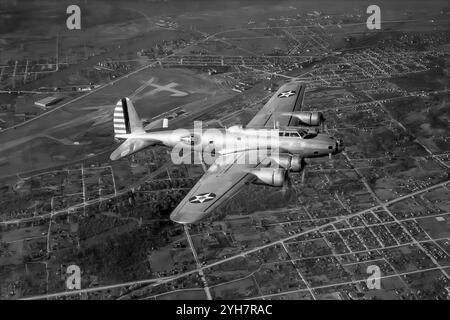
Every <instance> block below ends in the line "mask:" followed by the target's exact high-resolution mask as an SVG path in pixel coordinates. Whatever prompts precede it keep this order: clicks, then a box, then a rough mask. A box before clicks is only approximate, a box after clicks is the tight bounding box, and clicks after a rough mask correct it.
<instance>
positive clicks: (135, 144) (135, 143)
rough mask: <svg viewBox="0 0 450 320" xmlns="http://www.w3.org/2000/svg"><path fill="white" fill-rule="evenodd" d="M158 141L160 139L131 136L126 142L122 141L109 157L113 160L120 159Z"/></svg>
mask: <svg viewBox="0 0 450 320" xmlns="http://www.w3.org/2000/svg"><path fill="white" fill-rule="evenodd" d="M157 143H159V141H158V140H147V139H146V140H143V139H137V138H130V139H127V140H125V142H124V143H122V144H121V145H120V146H119V147H118V148H117V149H116V150H114V152H113V153H111V155H110V157H109V158H110V159H111V160H113V161H114V160H118V159H121V158H123V157H126V156H129V155H131V154H133V153H136V152H138V151H140V150H142V149H145V148H147V147H149V146H152V145H155V144H157Z"/></svg>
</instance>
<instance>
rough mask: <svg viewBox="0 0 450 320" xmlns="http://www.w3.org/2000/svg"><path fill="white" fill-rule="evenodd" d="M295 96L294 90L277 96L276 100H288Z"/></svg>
mask: <svg viewBox="0 0 450 320" xmlns="http://www.w3.org/2000/svg"><path fill="white" fill-rule="evenodd" d="M294 94H295V91H294V90H289V91H283V92H280V93H279V94H278V98H289V97H290V96H293V95H294Z"/></svg>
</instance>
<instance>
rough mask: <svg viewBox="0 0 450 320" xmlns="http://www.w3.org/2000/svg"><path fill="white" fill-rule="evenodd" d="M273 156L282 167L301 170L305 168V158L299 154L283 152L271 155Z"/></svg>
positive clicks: (293, 170)
mask: <svg viewBox="0 0 450 320" xmlns="http://www.w3.org/2000/svg"><path fill="white" fill-rule="evenodd" d="M271 158H272V159H273V160H274V161H275V162H276V163H277V164H278V165H279V166H280V167H282V168H284V169H286V170H288V171H292V172H300V171H302V169H303V160H302V158H301V157H300V156H298V155H290V154H286V153H281V154H279V155H275V156H271Z"/></svg>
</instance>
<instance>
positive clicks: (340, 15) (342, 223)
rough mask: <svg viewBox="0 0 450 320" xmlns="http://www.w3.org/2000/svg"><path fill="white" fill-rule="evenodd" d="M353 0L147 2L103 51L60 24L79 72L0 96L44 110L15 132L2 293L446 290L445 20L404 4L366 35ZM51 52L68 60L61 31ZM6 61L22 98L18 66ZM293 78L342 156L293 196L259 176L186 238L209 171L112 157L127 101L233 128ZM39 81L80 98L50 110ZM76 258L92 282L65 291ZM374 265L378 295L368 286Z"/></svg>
mask: <svg viewBox="0 0 450 320" xmlns="http://www.w3.org/2000/svg"><path fill="white" fill-rule="evenodd" d="M99 3H100V4H98V5H101V6H105V7H110V5H108V4H104V3H103V2H101V1H100V2H99ZM357 4H358V3H357V2H354V1H348V2H346V3H345V6H344V7H345V8H344V9H345V10H344V9H342V8H338V7H337V5H333V4H332V3H328V5H327V6H326V8H327V9H325V7H324V8H322V9H320V10H319V9H318V8H317V5H316V4H315V3H312V2H311V3H310V2H305V3H304V4H303V5H302V6H299V5H298V3H297V4H296V3H295V2H292V1H291V2H289V1H287V2H283V3H281V4H276V5H273V6H272V7H271V9H272V10H267V7H264V6H262V5H256V4H252V3H250V2H249V3H248V5H247V6H245V8H243V9H242V10H236V9H235V7H233V3H230V4H223V7H220V9H221V10H218V9H217V8H215V7H214V6H215V5H217V3H215V2H211V4H208V5H207V6H206V7H205V8H201V7H198V4H197V5H196V4H193V6H192V7H188V6H187V7H183V8H180V7H177V6H175V5H173V4H171V3H169V4H167V6H166V7H162V8H160V9H159V11H155V12H154V13H153V14H152V8H153V7H152V6H151V5H150V6H149V7H147V6H146V4H145V3H143V2H140V1H135V3H134V2H133V3H130V4H129V8H130V9H133V10H134V14H132V12H133V10H128V11H127V12H128V13H129V15H128V14H127V15H124V16H123V21H113V20H108V19H106V20H102V21H99V22H98V25H93V26H92V29H90V30H91V31H92V32H93V33H92V34H95V35H98V34H102V35H106V34H110V35H111V37H110V38H108V37H105V38H104V40H103V42H102V43H101V45H100V44H99V45H98V48H97V49H98V54H95V55H92V56H90V57H87V58H86V57H84V48H83V47H84V46H83V45H82V44H83V41H84V38H86V39H89V36H88V35H86V34H83V35H82V36H80V38H79V39H78V38H76V37H75V38H74V39H73V40H72V41H74V42H73V43H78V44H79V45H80V44H81V45H80V46H79V47H77V46H76V45H75V46H74V48H78V49H79V50H75V49H73V50H72V51H68V50H67V48H66V49H64V46H65V45H67V43H68V42H67V41H68V40H69V38H70V37H69V36H68V35H65V34H64V32H62V31H61V35H60V36H61V38H60V41H61V43H62V46H61V49H60V52H59V53H60V56H61V57H63V56H64V54H65V53H67V54H68V55H69V58H68V61H69V62H70V61H71V60H73V61H75V59H77V56H79V57H78V58H79V59H80V60H79V63H74V62H72V63H69V64H68V65H64V59H61V63H60V67H61V68H62V69H61V70H60V71H58V72H51V73H50V71H48V74H45V76H44V75H38V76H36V80H35V81H36V82H34V81H32V80H30V79H33V72H31V73H30V74H29V75H27V72H25V71H24V70H25V69H24V68H26V66H27V62H26V61H21V62H20V63H17V70H16V73H15V77H16V78H15V80H16V84H17V83H18V82H17V79H21V81H22V82H23V83H22V85H23V87H19V88H16V91H17V90H23V92H22V93H19V92H16V93H14V94H9V93H2V96H1V99H2V100H1V102H2V103H5V104H11V105H12V107H11V108H10V109H8V110H7V112H5V114H6V115H4V116H3V115H2V116H0V118H1V117H4V118H5V119H7V117H10V118H12V117H13V116H14V117H16V116H15V115H14V114H13V111H14V110H15V109H14V108H15V107H17V106H19V108H20V109H19V110H20V113H22V111H23V112H25V111H30V112H32V111H33V110H37V111H36V112H33V113H32V114H30V115H29V117H28V118H26V117H25V118H23V119H22V118H20V119H19V120H17V119H16V118H18V117H16V118H14V119H15V121H16V122H7V121H5V123H7V124H8V127H5V128H3V130H2V131H1V132H0V153H1V158H0V181H2V184H1V185H0V191H1V194H0V204H1V205H2V209H1V210H0V228H1V242H0V283H1V285H0V293H1V298H2V299H16V298H22V299H143V300H159V299H448V297H449V295H448V291H449V286H450V276H449V274H450V231H449V230H450V218H449V209H450V202H449V200H448V199H449V195H450V190H449V188H450V185H449V173H450V171H449V170H450V169H449V168H450V155H449V144H450V142H449V139H448V137H449V128H448V120H449V117H450V115H449V113H448V98H449V92H448V81H449V76H448V70H447V66H448V61H449V55H448V43H449V39H448V18H449V13H448V11H445V9H443V8H442V7H443V6H442V3H441V2H439V1H437V2H436V3H433V5H432V6H430V9H433V10H429V11H428V9H429V8H427V10H425V11H427V12H422V11H423V10H424V9H423V7H421V6H420V5H419V3H418V2H417V3H416V2H413V4H411V3H410V2H408V4H409V5H410V6H411V9H409V10H404V9H403V7H402V6H401V5H399V4H397V5H393V7H390V8H389V10H388V13H387V14H386V16H385V19H386V20H391V22H388V21H386V30H383V31H381V32H377V31H370V32H368V31H367V29H366V28H365V21H364V17H365V11H364V10H365V8H364V7H358V6H357ZM324 5H325V4H324ZM155 6H156V5H155ZM296 6H297V8H296ZM354 7H355V8H356V9H355V8H354ZM293 8H294V9H293ZM48 10H52V9H48ZM116 10H117V8H115V9H112V10H111V11H108V12H109V13H110V15H111V17H112V16H114V13H116V12H117V11H116ZM136 10H137V11H138V12H142V14H141V13H137V12H136ZM111 19H112V18H111ZM161 21H162V22H161ZM212 21H214V22H215V23H212ZM52 30H53V29H52ZM118 30H119V31H120V30H121V32H118V33H116V32H115V31H118ZM20 31H21V30H20V28H18V30H15V31H14V32H20ZM94 31H95V32H98V33H95V32H94ZM22 32H24V31H22ZM40 32H43V31H42V30H41V31H40ZM5 39H12V36H11V35H10V36H9V37H6V36H5ZM61 39H62V40H61ZM167 39H168V40H167ZM46 41H48V48H47V50H48V52H49V53H48V54H49V55H50V56H51V57H52V58H49V59H53V55H54V52H53V50H52V49H50V48H53V46H54V43H55V38H54V37H50V38H48V39H46ZM117 41H119V42H120V41H123V42H120V44H121V46H120V48H119V47H118V45H117ZM42 43H44V42H42ZM42 43H40V45H41V46H43V45H42ZM69 43H72V42H69ZM109 44H111V48H108V50H106V49H105V50H100V49H99V47H103V46H105V48H106V47H107V46H108V45H109ZM34 45H35V43H34ZM127 45H128V47H126V46H127ZM29 46H30V47H32V46H33V43H30V45H29ZM91 46H92V48H94V47H95V42H92V43H91V44H88V45H87V49H86V50H90V48H91ZM46 47H47V46H43V49H45V48H46ZM11 48H12V47H11ZM11 48H10V49H11ZM14 48H16V47H14ZM16 49H17V48H16ZM25 49H26V48H25ZM17 50H18V49H17ZM44 51H45V50H44ZM8 52H9V51H8ZM5 54H6V53H5ZM22 54H24V53H23V52H22ZM42 54H44V53H42ZM88 56H89V55H88ZM80 57H81V58H80ZM85 58H86V59H85ZM52 61H53V60H52ZM53 62H54V61H53ZM38 67H39V64H36V65H34V67H33V68H38ZM2 70H3V75H2V76H1V77H0V83H1V84H2V86H4V88H3V89H6V90H5V91H8V90H11V89H12V88H11V84H12V83H13V82H12V80H13V79H12V75H13V74H14V64H12V65H8V66H5V67H4V68H2ZM30 70H32V71H33V70H37V69H30ZM45 72H47V71H45ZM25 76H26V77H25ZM25 78H26V79H25ZM92 79H95V81H93V80H92ZM290 80H300V81H303V82H304V83H306V85H307V92H306V95H305V100H304V104H303V108H302V110H303V111H321V112H323V113H324V115H325V118H326V126H325V129H324V130H325V131H326V132H328V133H330V135H332V136H336V137H339V138H342V139H343V140H344V141H345V144H346V149H345V152H344V153H343V154H340V155H337V156H334V157H332V159H328V158H327V159H318V160H315V161H309V162H308V165H307V167H306V169H305V171H304V172H302V173H297V174H295V173H294V174H292V175H291V178H292V187H291V188H289V189H287V190H278V189H274V188H271V187H265V186H257V185H248V186H246V187H245V188H243V189H242V190H241V191H240V192H239V194H237V195H236V196H235V197H233V198H232V199H230V201H228V202H227V203H225V204H224V205H223V206H222V207H220V208H219V209H218V210H217V212H215V213H214V215H212V216H210V217H208V218H207V219H206V220H204V221H202V222H200V223H198V224H194V225H191V226H189V227H183V226H181V225H177V224H174V223H173V222H171V221H170V220H169V214H170V212H171V210H172V209H173V208H174V207H175V206H176V205H177V204H178V203H179V201H181V199H182V198H183V197H184V195H185V194H186V193H187V192H188V191H189V190H190V188H192V186H193V185H194V184H195V183H196V181H197V180H198V179H199V178H200V176H201V175H202V174H203V169H202V167H201V166H194V165H183V166H174V165H173V164H172V163H171V161H170V156H169V154H168V150H167V149H166V148H164V147H155V148H148V149H146V150H144V151H142V152H139V153H137V154H136V155H134V156H132V157H128V158H126V159H122V160H120V161H117V162H111V161H109V154H110V152H112V150H114V148H115V147H117V146H118V144H117V143H116V142H115V141H114V139H113V127H112V114H113V109H114V107H115V103H116V102H117V101H118V100H119V99H120V98H122V97H125V96H128V97H130V98H131V99H132V100H133V102H134V105H135V106H136V109H137V112H138V113H139V115H140V116H141V117H142V119H143V120H144V125H145V126H147V127H148V128H154V127H155V125H156V126H159V124H160V122H161V118H164V117H165V118H168V119H169V127H170V126H172V127H174V128H176V127H182V126H191V125H192V122H193V121H194V120H201V121H203V123H204V125H205V126H211V127H212V126H220V127H223V126H226V127H229V126H231V125H235V124H246V123H247V122H248V121H249V120H250V119H251V118H252V117H253V115H254V114H255V113H256V112H257V111H258V110H259V109H261V108H262V106H263V105H264V103H265V102H266V101H267V100H268V99H269V98H270V97H271V95H272V94H273V93H274V91H276V89H277V88H278V87H279V86H280V85H281V84H283V83H285V82H286V81H290ZM89 82H92V83H93V84H92V85H89ZM86 84H88V85H87V86H88V87H89V91H86V92H85V91H71V90H66V89H65V88H66V87H72V86H77V87H79V88H85V86H84V85H86ZM91 86H92V88H91ZM42 87H50V88H54V87H57V88H59V89H60V90H57V91H55V92H57V94H60V95H62V96H64V99H63V100H62V101H61V102H58V103H57V104H55V105H54V106H50V107H49V108H48V109H46V110H40V109H39V110H38V109H36V108H35V107H34V106H33V102H34V101H35V100H37V99H40V98H42V97H43V96H47V95H51V93H49V91H45V90H43V89H41V88H42ZM55 94H56V93H55ZM17 101H18V102H17ZM16 113H17V112H16ZM8 119H9V118H8ZM22 120H23V121H22ZM5 126H6V125H5ZM71 264H76V265H78V266H80V268H81V270H82V271H83V274H82V281H81V282H82V286H81V289H80V290H75V291H71V290H68V289H67V288H66V284H65V281H66V279H67V274H66V268H67V266H69V265H71ZM370 265H377V266H378V267H379V268H380V269H381V272H382V279H381V289H378V290H373V289H370V288H368V287H367V285H366V279H367V276H368V275H367V272H366V271H367V267H368V266H370Z"/></svg>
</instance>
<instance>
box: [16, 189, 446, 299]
mask: <svg viewBox="0 0 450 320" xmlns="http://www.w3.org/2000/svg"><path fill="white" fill-rule="evenodd" d="M449 183H450V180H447V181H444V182H441V183H438V184H435V185H432V186H429V187H427V188H425V189H422V190H418V191H415V192H411V193H409V194H407V195H404V196H401V197H398V198H396V199H392V200H390V201H386V202H385V203H384V204H383V205H381V204H380V205H376V206H373V207H371V208H368V209H364V210H361V211H358V212H355V213H352V214H349V215H345V216H342V217H340V218H337V219H336V220H333V221H331V222H328V223H325V224H323V225H320V226H317V227H314V228H311V229H309V230H306V231H303V232H299V233H296V234H294V235H290V236H288V237H284V238H281V239H279V240H276V241H273V242H270V243H267V244H264V245H261V246H258V247H255V248H252V249H249V250H246V251H242V252H241V253H238V254H235V255H231V256H229V257H227V258H224V259H221V260H219V261H216V262H212V263H209V264H205V265H203V266H200V267H199V266H198V265H199V261H198V258H197V259H196V262H197V269H194V270H191V271H188V272H185V273H180V274H178V275H175V276H172V277H168V278H151V279H145V280H137V281H131V282H125V283H119V284H114V285H108V286H100V287H96V288H89V289H81V290H74V291H63V292H59V293H52V294H45V295H38V296H33V297H27V298H24V299H26V300H39V299H47V298H56V297H59V296H69V295H76V294H80V293H84V292H95V291H102V290H107V289H111V288H119V287H126V286H133V285H139V284H146V283H156V285H157V284H162V283H166V282H169V281H173V280H176V279H179V278H183V277H186V276H188V275H191V274H194V273H199V274H200V272H203V270H206V269H209V268H211V267H214V266H217V265H220V264H223V263H226V262H229V261H231V260H234V259H236V258H239V257H245V256H246V255H249V254H251V253H254V252H257V251H259V250H261V249H265V248H269V247H272V246H275V245H277V244H278V245H282V244H283V243H284V242H285V241H289V240H294V239H296V238H298V237H299V236H304V235H307V234H310V233H313V232H316V231H319V230H321V229H324V228H326V227H329V226H332V225H334V224H335V223H338V222H341V221H344V220H347V219H349V218H352V217H356V216H360V215H362V214H364V213H367V212H371V211H372V210H375V209H380V208H382V207H384V206H389V205H392V204H394V203H397V202H400V201H403V200H405V199H408V198H410V197H413V196H416V195H419V194H422V193H425V192H428V191H432V190H435V189H438V188H441V187H445V186H447V185H448V184H449ZM188 239H189V238H188ZM190 245H191V243H190ZM194 257H195V256H194ZM440 267H441V268H444V266H440ZM433 270H440V268H439V267H436V268H433ZM417 272H424V270H418V271H417ZM395 276H397V275H395ZM310 289H315V288H310ZM304 290H305V291H308V289H304ZM298 291H299V290H295V291H292V292H298ZM283 293H285V294H286V293H290V292H283ZM280 294H282V293H280Z"/></svg>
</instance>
